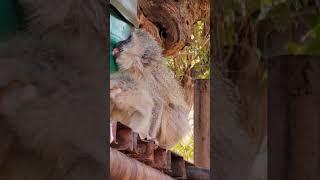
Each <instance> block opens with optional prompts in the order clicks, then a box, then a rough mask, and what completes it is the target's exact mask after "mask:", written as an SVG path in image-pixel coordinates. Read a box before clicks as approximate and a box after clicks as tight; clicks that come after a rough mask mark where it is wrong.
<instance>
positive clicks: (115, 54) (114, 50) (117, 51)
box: [112, 48, 121, 58]
mask: <svg viewBox="0 0 320 180" xmlns="http://www.w3.org/2000/svg"><path fill="white" fill-rule="evenodd" d="M120 53H121V51H120V49H119V48H114V49H113V50H112V55H113V57H115V58H118V57H119V56H120Z"/></svg>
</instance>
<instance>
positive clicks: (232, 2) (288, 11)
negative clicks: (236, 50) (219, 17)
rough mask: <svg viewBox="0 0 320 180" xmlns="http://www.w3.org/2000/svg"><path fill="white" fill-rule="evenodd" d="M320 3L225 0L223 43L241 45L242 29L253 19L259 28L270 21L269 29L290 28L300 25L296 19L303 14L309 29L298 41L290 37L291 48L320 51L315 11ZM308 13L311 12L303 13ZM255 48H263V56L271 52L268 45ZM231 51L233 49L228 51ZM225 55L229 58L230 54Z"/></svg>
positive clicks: (307, 0)
mask: <svg viewBox="0 0 320 180" xmlns="http://www.w3.org/2000/svg"><path fill="white" fill-rule="evenodd" d="M319 4H320V3H319V2H317V0H225V1H224V14H223V16H224V21H223V31H222V42H223V43H224V44H223V45H224V46H228V47H231V48H230V49H229V50H230V51H233V49H232V47H233V46H240V45H241V44H240V39H239V38H240V37H241V36H239V32H241V31H242V30H243V29H244V28H245V26H246V25H248V24H249V23H248V22H251V23H253V24H254V25H255V26H256V28H257V27H258V25H259V24H264V25H268V27H269V28H270V30H269V31H270V32H271V31H279V32H287V31H290V30H291V29H292V27H293V26H298V24H297V23H298V22H297V21H298V20H300V21H301V18H303V20H302V21H303V23H304V25H305V26H310V31H308V32H307V33H306V34H305V35H303V36H302V37H301V40H300V41H299V42H296V41H294V40H293V39H288V43H287V49H288V52H289V53H292V54H316V55H319V54H320V47H319V42H320V41H319V40H320V36H319V34H320V33H319V31H320V30H319V29H320V21H319V14H318V13H316V11H319V9H320V7H319ZM317 6H318V7H317ZM317 8H318V9H317ZM311 9H313V10H311ZM306 15H309V16H307V18H305V17H303V16H306ZM299 18H300V19H299ZM315 22H316V23H315ZM311 27H312V28H311ZM260 48H261V47H260ZM255 51H257V52H260V54H261V55H262V56H272V54H271V55H270V54H267V53H266V51H265V49H256V50H255ZM230 53H232V52H228V54H230ZM225 57H227V59H228V57H229V56H225Z"/></svg>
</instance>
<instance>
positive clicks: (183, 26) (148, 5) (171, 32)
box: [139, 0, 210, 55]
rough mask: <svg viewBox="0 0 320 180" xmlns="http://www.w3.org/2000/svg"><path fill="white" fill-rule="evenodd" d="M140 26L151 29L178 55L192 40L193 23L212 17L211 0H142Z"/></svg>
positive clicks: (155, 35)
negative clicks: (210, 13)
mask: <svg viewBox="0 0 320 180" xmlns="http://www.w3.org/2000/svg"><path fill="white" fill-rule="evenodd" d="M139 5H140V12H139V13H140V21H141V22H140V27H142V28H144V29H146V30H147V31H149V32H150V33H151V34H152V35H153V36H154V37H155V38H156V39H157V40H158V42H159V43H160V44H161V45H162V47H163V48H164V54H165V55H174V54H176V53H177V52H178V51H179V50H181V49H182V48H183V47H185V46H186V45H188V44H189V42H190V35H191V31H192V26H193V24H194V23H195V22H196V21H198V20H200V19H204V18H208V17H209V16H208V14H209V7H210V6H209V0H191V1H179V0H175V1H172V0H139Z"/></svg>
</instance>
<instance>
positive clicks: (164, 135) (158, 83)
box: [148, 64, 190, 148]
mask: <svg viewBox="0 0 320 180" xmlns="http://www.w3.org/2000/svg"><path fill="white" fill-rule="evenodd" d="M152 74H153V75H152V76H150V82H149V85H148V86H150V87H151V88H150V89H151V90H152V92H151V94H152V95H153V97H157V98H159V99H161V101H162V103H163V112H162V113H161V128H160V131H159V134H158V139H159V144H160V146H163V147H165V148H170V147H172V146H173V145H175V144H176V143H178V141H179V140H181V138H183V137H184V136H185V135H186V134H187V133H188V132H189V131H190V126H189V122H188V114H189V111H188V109H187V104H186V102H185V98H184V93H183V91H182V88H181V86H180V85H179V84H178V82H177V80H176V79H174V77H173V74H172V73H171V72H170V71H169V69H168V68H167V67H165V65H164V64H159V65H158V66H156V67H155V68H154V69H153V71H152Z"/></svg>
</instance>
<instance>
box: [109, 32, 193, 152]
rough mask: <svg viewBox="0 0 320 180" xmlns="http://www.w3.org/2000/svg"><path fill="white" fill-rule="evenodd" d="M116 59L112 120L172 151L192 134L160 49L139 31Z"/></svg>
mask: <svg viewBox="0 0 320 180" xmlns="http://www.w3.org/2000/svg"><path fill="white" fill-rule="evenodd" d="M113 55H114V57H115V58H116V62H117V64H118V66H119V72H117V73H115V74H112V75H111V77H110V101H111V109H110V116H111V120H112V121H118V122H121V123H123V124H125V125H127V126H128V127H130V128H132V129H133V130H134V131H136V132H137V133H139V136H140V138H142V139H151V140H154V141H155V142H156V143H157V144H158V145H159V146H161V147H163V148H171V147H172V146H173V145H175V144H176V143H177V142H178V141H179V140H180V139H181V138H183V137H184V136H185V135H186V134H187V133H188V131H189V123H188V110H187V105H186V102H185V100H184V95H183V93H182V88H181V87H180V85H179V84H178V82H177V81H176V80H175V79H174V77H173V74H172V73H171V72H170V71H169V70H168V68H167V67H166V65H165V64H164V58H163V56H162V49H161V47H160V46H159V44H158V43H157V42H156V40H155V39H154V38H153V37H152V36H151V35H150V34H149V33H147V32H146V31H144V30H142V29H136V30H134V31H133V32H132V34H131V36H130V37H129V38H128V39H126V40H124V41H121V42H119V43H118V44H117V46H116V47H115V48H114V49H113Z"/></svg>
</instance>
